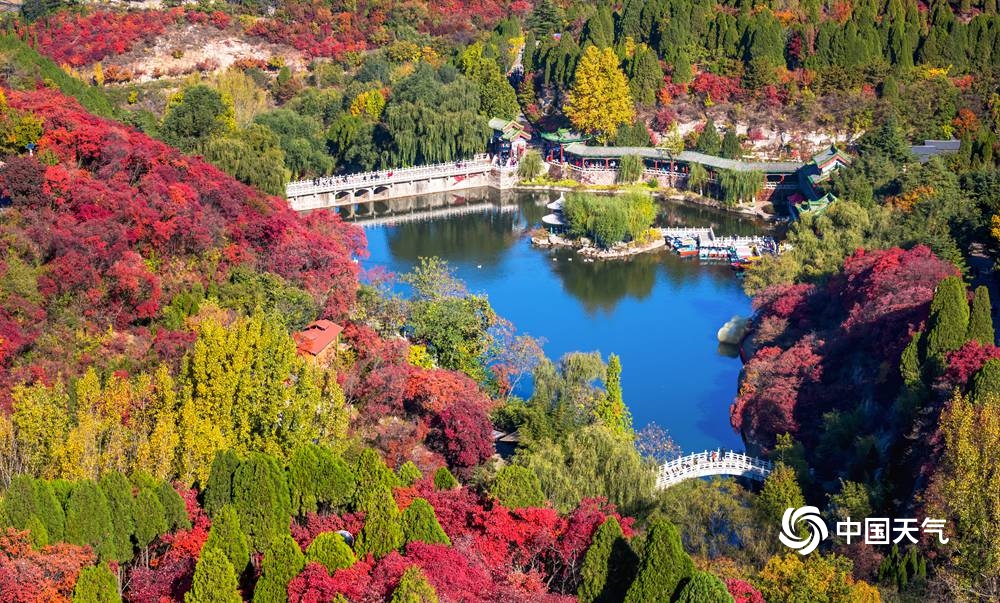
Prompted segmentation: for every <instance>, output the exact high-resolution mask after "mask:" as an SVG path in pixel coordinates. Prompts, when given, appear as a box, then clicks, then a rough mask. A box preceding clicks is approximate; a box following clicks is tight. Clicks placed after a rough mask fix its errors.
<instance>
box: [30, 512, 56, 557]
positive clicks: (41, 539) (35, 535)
mask: <svg viewBox="0 0 1000 603" xmlns="http://www.w3.org/2000/svg"><path fill="white" fill-rule="evenodd" d="M24 529H26V530H28V538H29V539H30V540H31V546H33V547H34V548H35V549H40V548H42V547H43V546H48V545H49V544H51V543H52V540H51V539H50V538H49V531H48V530H47V529H45V524H44V523H42V520H41V519H39V518H38V516H37V515H32V516H31V517H29V518H28V523H27V524H26V525H25V526H24Z"/></svg>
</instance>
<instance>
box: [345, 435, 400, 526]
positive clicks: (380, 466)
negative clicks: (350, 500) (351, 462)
mask: <svg viewBox="0 0 1000 603" xmlns="http://www.w3.org/2000/svg"><path fill="white" fill-rule="evenodd" d="M354 475H355V477H356V479H357V488H356V489H355V491H354V510H355V511H365V512H367V511H368V510H369V509H370V508H371V507H372V506H373V504H374V503H375V501H376V499H378V498H380V497H381V496H382V494H383V490H384V489H388V490H389V491H391V490H392V487H393V486H395V485H396V476H395V474H393V472H392V470H391V469H389V468H388V467H387V466H386V465H385V463H384V462H383V461H382V457H381V456H379V453H378V452H377V451H375V450H374V449H372V448H365V449H364V450H362V451H361V454H360V455H359V456H358V461H357V463H356V464H355V466H354Z"/></svg>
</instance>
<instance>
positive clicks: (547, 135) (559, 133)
mask: <svg viewBox="0 0 1000 603" xmlns="http://www.w3.org/2000/svg"><path fill="white" fill-rule="evenodd" d="M541 136H542V138H543V139H545V140H548V141H549V142H558V143H561V144H567V143H575V142H583V141H585V140H589V139H590V137H589V136H587V135H586V134H580V133H579V132H573V131H572V130H568V129H566V128H560V129H558V130H556V131H555V132H542V134H541Z"/></svg>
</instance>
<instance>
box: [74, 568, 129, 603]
mask: <svg viewBox="0 0 1000 603" xmlns="http://www.w3.org/2000/svg"><path fill="white" fill-rule="evenodd" d="M121 600H122V598H121V595H119V594H118V581H117V579H115V575H114V574H112V573H111V570H109V569H108V567H107V566H106V565H98V566H90V567H84V568H82V569H81V570H80V575H79V576H77V578H76V586H75V587H73V603H121Z"/></svg>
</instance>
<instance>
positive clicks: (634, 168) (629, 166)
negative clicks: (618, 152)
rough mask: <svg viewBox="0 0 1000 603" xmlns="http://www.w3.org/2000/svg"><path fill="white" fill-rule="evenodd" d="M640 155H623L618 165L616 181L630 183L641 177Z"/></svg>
mask: <svg viewBox="0 0 1000 603" xmlns="http://www.w3.org/2000/svg"><path fill="white" fill-rule="evenodd" d="M643 167H644V166H643V164H642V157H639V156H638V155H625V156H624V157H622V160H621V163H620V164H619V165H618V178H617V180H618V182H622V183H625V184H631V183H633V182H637V181H638V180H639V179H640V178H642V170H643Z"/></svg>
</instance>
